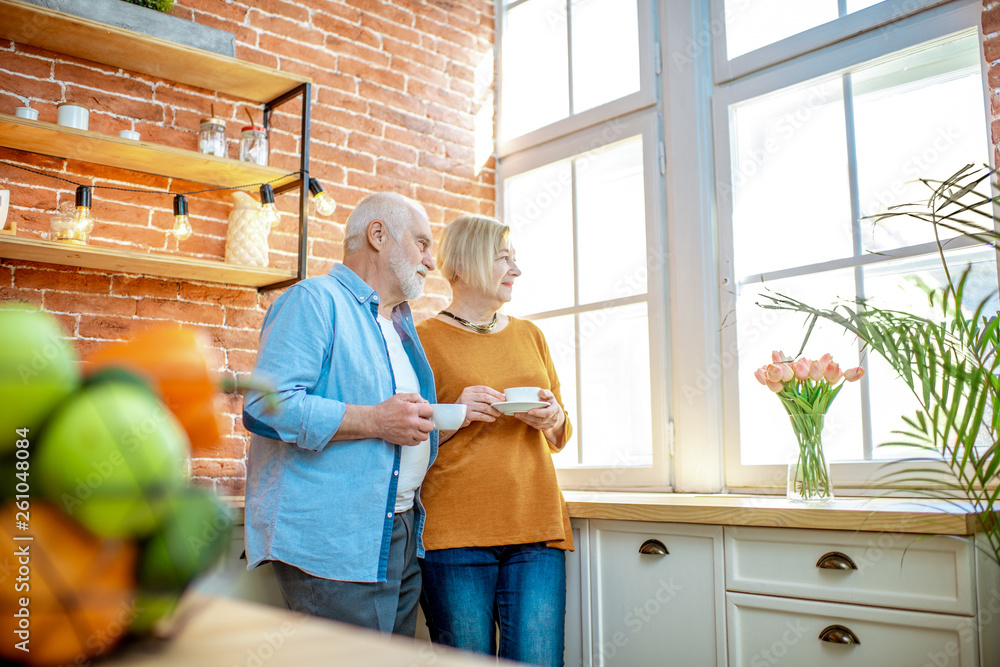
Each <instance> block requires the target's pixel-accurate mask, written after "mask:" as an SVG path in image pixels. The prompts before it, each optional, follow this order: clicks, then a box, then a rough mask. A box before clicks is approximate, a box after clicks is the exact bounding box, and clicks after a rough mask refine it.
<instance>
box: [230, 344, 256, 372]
mask: <svg viewBox="0 0 1000 667" xmlns="http://www.w3.org/2000/svg"><path fill="white" fill-rule="evenodd" d="M226 359H227V361H228V364H227V365H228V367H229V369H230V370H232V371H234V372H236V373H250V372H252V371H253V367H254V362H255V361H256V360H257V353H256V352H251V351H249V350H229V351H228V352H227V353H226Z"/></svg>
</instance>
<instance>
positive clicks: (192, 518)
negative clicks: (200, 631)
mask: <svg viewBox="0 0 1000 667" xmlns="http://www.w3.org/2000/svg"><path fill="white" fill-rule="evenodd" d="M167 508H168V509H167V512H166V514H165V515H164V516H163V518H162V519H161V520H160V526H159V527H158V528H157V530H156V531H155V532H154V533H153V534H152V535H151V536H150V537H149V538H148V539H147V540H146V542H145V545H144V546H143V549H142V556H141V557H140V560H139V586H140V587H141V588H144V589H150V590H157V591H163V590H177V591H179V590H181V589H183V588H184V587H185V586H187V585H188V583H190V582H191V580H192V579H194V578H195V577H196V576H198V575H199V574H201V573H202V572H204V571H206V570H207V569H208V568H209V567H211V566H212V565H213V564H214V563H215V562H216V561H217V560H218V559H219V558H220V557H221V556H222V554H224V553H225V552H226V551H227V549H228V548H229V539H230V529H231V528H232V524H233V521H232V517H231V516H230V512H229V508H227V507H226V506H225V505H224V504H223V503H222V501H220V500H219V499H218V498H217V497H216V496H215V494H213V493H210V492H208V491H203V490H201V489H197V488H188V489H185V490H183V491H182V492H181V493H180V494H179V495H177V496H175V497H173V498H171V499H170V500H168V501H167Z"/></svg>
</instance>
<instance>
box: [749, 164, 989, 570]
mask: <svg viewBox="0 0 1000 667" xmlns="http://www.w3.org/2000/svg"><path fill="white" fill-rule="evenodd" d="M996 174H997V170H994V169H990V168H988V167H987V168H977V167H975V166H974V165H967V166H966V167H964V168H963V169H961V170H959V171H958V172H956V173H955V174H953V175H951V176H950V177H948V178H947V179H945V180H944V181H932V180H922V182H923V183H924V184H925V185H926V186H927V187H928V188H929V190H930V197H929V198H928V199H927V200H926V201H924V202H919V203H913V204H904V205H900V206H894V207H892V208H890V209H888V210H887V211H885V212H883V213H880V214H878V215H875V216H871V219H873V221H874V223H875V224H878V223H880V222H882V221H883V220H887V219H889V218H900V217H905V218H909V219H912V220H916V221H920V222H922V223H925V224H930V225H932V226H933V229H934V234H935V241H936V242H937V246H938V253H939V256H940V259H941V264H942V265H943V269H944V274H945V277H946V283H945V286H944V287H943V288H941V289H938V290H927V292H928V298H929V299H930V303H931V305H932V306H933V308H934V312H935V313H936V316H935V317H933V318H932V317H923V316H919V315H916V314H913V313H910V312H905V311H901V310H892V309H885V308H878V307H876V306H874V305H872V304H871V303H867V302H864V301H855V302H850V303H840V304H838V305H836V306H835V307H833V308H817V307H814V306H811V305H809V304H807V303H805V302H803V301H800V300H798V299H794V298H791V297H788V296H785V295H782V294H777V293H773V292H772V293H767V294H765V295H764V301H763V302H761V303H759V304H758V305H760V306H761V307H763V308H769V309H776V310H785V311H793V312H798V313H802V314H804V315H805V316H806V326H807V334H806V338H807V339H808V337H809V333H811V331H812V329H813V327H814V326H815V324H816V322H817V321H818V320H820V319H824V320H828V321H830V322H833V323H834V324H836V325H839V326H840V327H842V328H843V329H845V330H846V331H847V332H850V333H852V334H854V335H856V336H857V337H858V338H859V339H861V341H862V342H863V344H864V347H865V351H866V352H867V353H872V352H874V353H875V354H878V355H880V356H881V357H882V358H883V359H885V361H886V362H887V363H888V364H889V365H890V366H891V367H892V369H893V370H894V371H895V372H896V373H898V375H899V377H900V378H901V379H902V380H903V381H904V382H905V383H906V385H907V386H908V387H909V389H910V390H911V391H912V393H913V395H914V396H915V397H916V399H917V401H918V403H919V409H918V410H917V411H916V412H915V413H914V414H913V415H906V416H904V417H903V422H904V424H905V426H904V427H902V428H900V429H899V430H896V431H894V432H893V435H894V436H896V439H895V440H894V441H893V442H890V443H883V445H905V446H907V447H918V448H919V449H921V450H923V452H922V453H923V454H925V455H923V456H921V457H919V458H910V459H906V460H904V463H905V465H903V466H893V467H891V468H887V470H889V472H887V473H886V474H885V477H884V480H883V481H884V482H885V483H886V485H887V486H893V487H897V488H898V487H900V486H902V487H904V488H905V489H906V490H907V491H908V492H917V493H920V494H924V495H929V496H933V497H943V498H948V499H950V500H952V501H955V502H960V503H962V504H963V506H965V507H970V508H971V510H972V511H973V512H974V513H975V515H976V517H977V519H978V522H979V525H980V527H981V529H982V533H983V536H984V537H985V540H986V542H987V543H988V545H989V551H990V556H991V557H992V558H993V559H994V560H996V561H997V563H1000V521H998V517H997V511H1000V441H998V433H1000V376H998V375H1000V355H998V350H997V344H998V340H1000V319H998V312H997V310H996V309H995V307H992V308H991V306H990V304H991V303H992V298H991V297H987V298H985V299H983V300H981V301H980V302H978V303H973V304H969V303H967V301H968V299H966V298H964V297H965V295H966V288H967V285H968V280H969V275H970V270H969V269H968V268H959V267H953V266H950V265H949V259H948V256H947V254H946V249H947V245H948V241H945V240H942V233H943V230H950V231H951V232H954V233H957V234H958V235H959V236H960V237H966V238H968V239H972V240H974V241H977V242H979V243H982V244H986V245H988V246H990V247H992V248H994V249H996V243H997V241H998V240H1000V233H998V229H1000V228H998V227H997V226H996V225H997V220H996V216H995V215H994V210H993V207H994V202H995V201H996V198H995V197H994V196H993V195H992V192H993V191H995V190H994V188H995V187H996V183H994V182H993V181H992V177H994V176H995V175H996ZM991 296H992V295H991ZM804 344H805V343H803V345H804ZM942 463H943V465H942Z"/></svg>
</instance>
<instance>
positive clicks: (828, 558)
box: [816, 551, 858, 570]
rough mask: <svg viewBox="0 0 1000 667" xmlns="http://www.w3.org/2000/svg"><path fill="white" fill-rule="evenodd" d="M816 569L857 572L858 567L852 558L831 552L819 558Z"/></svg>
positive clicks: (837, 552)
mask: <svg viewBox="0 0 1000 667" xmlns="http://www.w3.org/2000/svg"><path fill="white" fill-rule="evenodd" d="M816 567H818V568H821V569H824V570H856V569H858V566H857V565H855V564H854V561H853V560H851V557H850V556H848V555H847V554H842V553H840V552H839V551H831V552H829V553H825V554H823V555H822V556H820V557H819V560H818V561H816Z"/></svg>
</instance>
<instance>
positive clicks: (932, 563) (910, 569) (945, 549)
mask: <svg viewBox="0 0 1000 667" xmlns="http://www.w3.org/2000/svg"><path fill="white" fill-rule="evenodd" d="M725 550H726V588H727V590H730V591H741V592H746V593H764V594H767V595H784V596H788V597H797V598H808V599H813V600H825V601H830V602H850V603H854V604H868V605H876V606H880V607H897V608H900V609H913V610H918V611H935V612H946V613H952V614H970V615H971V614H973V613H975V608H974V605H975V600H974V595H973V591H974V576H973V572H974V556H975V554H974V547H973V545H972V544H970V543H969V542H966V541H965V540H960V539H955V538H949V537H927V538H920V537H919V536H915V535H905V534H899V533H896V534H893V533H861V532H846V531H828V530H799V529H796V530H790V529H782V528H754V527H728V526H727V527H726V529H725ZM824 557H826V560H827V561H828V564H829V565H832V566H836V565H841V566H844V567H847V568H849V569H830V568H823V567H820V566H819V561H820V560H821V559H823V558H824ZM851 564H853V566H854V567H853V568H851Z"/></svg>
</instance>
